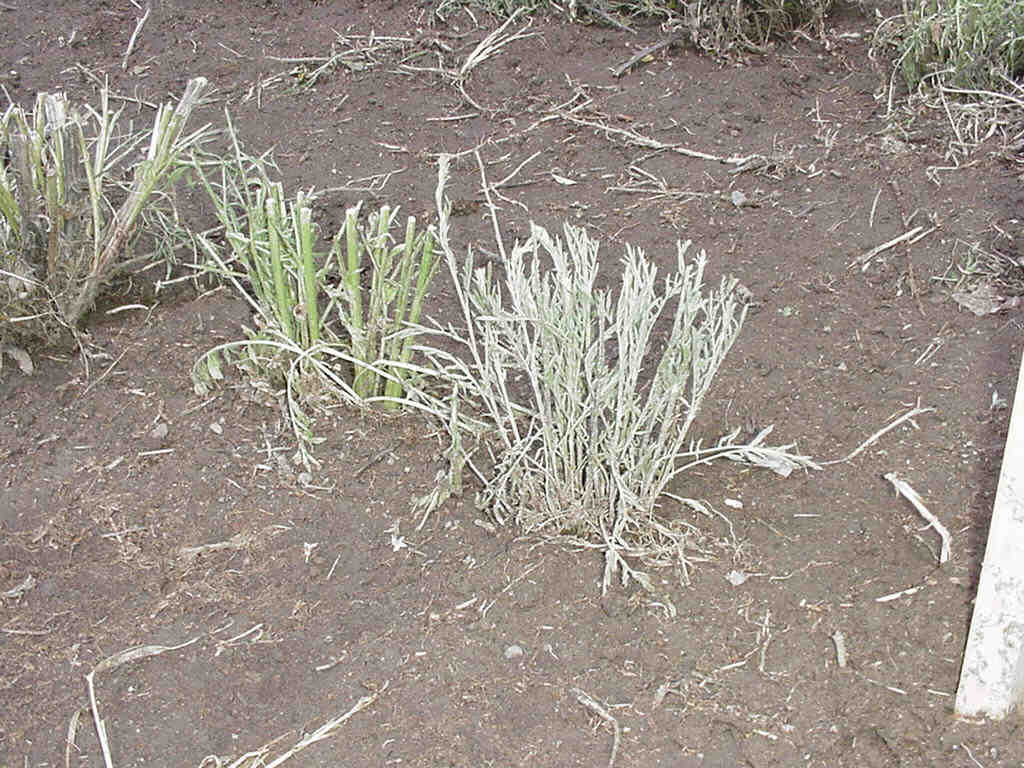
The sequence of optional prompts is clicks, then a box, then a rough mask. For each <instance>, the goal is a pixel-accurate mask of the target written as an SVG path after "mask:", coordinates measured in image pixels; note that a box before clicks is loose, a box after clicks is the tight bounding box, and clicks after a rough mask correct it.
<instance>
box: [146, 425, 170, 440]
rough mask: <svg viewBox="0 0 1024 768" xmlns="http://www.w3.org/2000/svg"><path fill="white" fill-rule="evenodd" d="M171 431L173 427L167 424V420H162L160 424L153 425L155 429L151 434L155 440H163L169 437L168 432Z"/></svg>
mask: <svg viewBox="0 0 1024 768" xmlns="http://www.w3.org/2000/svg"><path fill="white" fill-rule="evenodd" d="M170 431H171V428H170V427H169V426H167V422H166V421H161V422H160V423H159V424H157V425H156V426H155V427H153V431H152V432H150V433H149V436H150V437H152V438H153V439H154V440H163V439H164V438H165V437H167V433H168V432H170Z"/></svg>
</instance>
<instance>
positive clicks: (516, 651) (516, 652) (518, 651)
mask: <svg viewBox="0 0 1024 768" xmlns="http://www.w3.org/2000/svg"><path fill="white" fill-rule="evenodd" d="M522 655H523V648H522V646H519V645H510V646H508V648H506V649H505V658H506V659H508V660H509V661H511V660H512V659H518V658H519V657H520V656H522Z"/></svg>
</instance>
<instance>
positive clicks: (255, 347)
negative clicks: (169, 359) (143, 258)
mask: <svg viewBox="0 0 1024 768" xmlns="http://www.w3.org/2000/svg"><path fill="white" fill-rule="evenodd" d="M228 134H229V136H230V137H231V141H232V155H231V157H230V158H229V159H228V160H226V161H225V160H221V159H218V158H202V159H200V158H196V159H195V162H194V167H195V168H196V170H197V172H198V174H199V176H200V178H201V179H202V183H203V185H204V186H205V188H206V190H207V192H208V194H209V196H210V199H211V200H212V201H213V204H214V208H215V210H216V213H217V217H218V219H219V221H220V227H219V228H218V229H217V230H216V231H215V232H213V233H207V234H205V235H200V236H199V237H198V241H199V245H200V249H201V251H202V253H203V254H204V255H205V257H206V259H207V264H208V269H210V270H211V271H213V272H215V273H216V274H218V275H220V276H221V277H222V278H223V279H224V280H226V281H227V282H228V283H229V284H230V285H231V286H233V287H234V288H235V290H236V292H237V293H238V294H239V295H240V296H241V297H242V298H243V299H244V300H245V301H246V302H248V304H249V305H250V307H251V308H252V311H253V319H254V322H253V327H251V328H247V329H246V336H247V338H246V339H244V340H238V341H233V342H228V343H226V344H221V345H219V346H217V347H214V348H213V349H211V350H209V351H208V352H206V353H205V354H204V355H203V356H202V357H201V358H200V359H199V360H198V361H197V363H196V364H195V366H194V368H193V379H194V382H195V386H196V389H197V391H198V392H205V391H206V390H207V389H208V388H209V386H210V385H211V384H212V383H213V382H215V381H217V380H220V379H222V378H223V376H224V373H223V369H222V364H223V363H224V362H230V363H234V364H237V365H239V366H241V367H242V368H244V369H245V370H246V371H247V372H248V373H249V374H250V375H251V377H252V378H253V380H254V381H255V382H257V383H258V384H259V385H261V386H263V387H268V386H269V387H270V390H269V391H270V393H272V394H279V395H283V396H284V399H285V401H286V403H287V410H288V413H289V416H290V419H291V422H292V426H293V429H294V431H295V434H296V436H297V438H298V440H299V449H300V456H301V457H302V459H303V461H304V462H305V463H306V465H307V466H309V465H311V464H313V463H315V459H314V458H313V456H312V453H311V451H310V448H311V446H312V445H314V444H315V443H317V442H319V441H320V439H319V438H316V437H315V436H314V429H313V417H312V416H311V415H310V411H311V408H315V407H316V406H317V405H323V406H332V405H337V404H338V403H350V404H365V403H377V404H379V405H380V406H381V407H383V408H384V409H388V410H391V409H396V408H397V407H398V406H399V405H400V404H401V403H402V402H403V397H404V391H405V387H406V385H407V384H408V382H409V380H410V376H411V375H412V371H413V370H414V366H412V364H411V363H410V359H411V356H412V351H413V345H414V343H415V335H416V334H415V333H414V332H412V331H410V324H415V323H417V322H418V321H419V319H420V315H421V313H422V311H423V305H424V301H425V298H426V295H427V289H428V287H429V285H430V281H431V279H432V278H433V276H434V274H435V273H436V271H437V260H436V259H435V257H434V248H433V237H432V235H431V233H430V232H429V230H421V231H417V228H416V221H415V219H414V218H413V217H411V216H410V217H408V219H407V220H406V222H405V227H404V229H403V230H399V231H398V236H397V237H396V230H398V227H397V226H396V225H397V223H398V222H397V219H398V211H397V209H392V208H390V207H389V206H386V205H385V206H382V207H381V208H380V209H378V210H376V211H372V212H370V213H369V215H368V216H366V217H365V220H364V219H363V218H362V217H361V216H360V214H361V209H362V205H361V204H360V205H357V206H354V207H352V208H349V209H348V211H347V212H346V214H345V222H344V224H343V225H342V226H341V228H340V229H339V231H338V232H337V233H336V234H335V236H334V238H333V240H332V241H331V243H330V245H329V246H326V247H324V248H321V249H318V246H320V245H321V244H320V243H319V242H318V241H319V238H318V236H317V231H316V228H315V226H314V222H313V203H314V201H315V200H316V199H317V198H318V195H317V193H315V192H313V191H310V192H302V191H300V192H298V193H297V194H296V195H295V197H294V199H292V198H288V197H286V196H285V193H284V188H283V186H282V184H281V183H280V182H277V181H273V180H271V178H270V175H269V172H268V168H269V167H271V166H272V164H271V162H270V161H269V160H268V158H266V157H261V158H253V157H249V156H247V155H246V154H245V153H244V152H243V151H242V148H241V145H240V144H239V142H238V140H237V137H236V134H235V132H234V129H233V127H232V126H231V120H230V117H229V118H228ZM211 169H212V170H211ZM216 170H219V178H217V177H216V176H215V174H214V171H216Z"/></svg>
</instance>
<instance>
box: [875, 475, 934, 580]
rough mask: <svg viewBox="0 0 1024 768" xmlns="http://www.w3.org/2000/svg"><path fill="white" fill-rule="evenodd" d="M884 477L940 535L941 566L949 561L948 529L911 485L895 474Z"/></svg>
mask: <svg viewBox="0 0 1024 768" xmlns="http://www.w3.org/2000/svg"><path fill="white" fill-rule="evenodd" d="M882 477H884V478H885V479H886V480H888V481H889V482H890V483H892V485H893V487H894V488H895V489H896V491H897V493H899V494H900V496H902V497H903V498H905V499H906V500H907V501H909V502H910V503H911V504H913V505H914V508H915V509H916V510H917V511H918V513H919V514H920V515H921V517H923V518H924V519H925V520H927V521H928V525H929V526H930V527H932V528H934V529H935V532H936V533H937V534H939V538H940V539H941V540H942V548H941V549H940V550H939V565H942V564H943V563H945V562H946V561H947V560H949V541H950V536H949V531H948V530H947V529H946V526H944V525H943V524H942V523H941V522H939V518H937V517H936V516H935V515H933V514H932V513H931V512H929V511H928V507H926V506H925V505H924V502H923V501H922V500H921V497H920V496H919V495H918V493H917V491H915V490H914V489H913V488H911V487H910V484H909V483H908V482H906V481H905V480H900V478H898V477H897V476H896V473H895V472H887V473H886V474H884V475H882Z"/></svg>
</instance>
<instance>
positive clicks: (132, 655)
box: [68, 637, 199, 768]
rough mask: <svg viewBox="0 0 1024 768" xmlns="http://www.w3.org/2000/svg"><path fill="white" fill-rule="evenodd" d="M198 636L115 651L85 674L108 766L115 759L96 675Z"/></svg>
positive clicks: (177, 647) (109, 766) (112, 767)
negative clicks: (111, 753)
mask: <svg viewBox="0 0 1024 768" xmlns="http://www.w3.org/2000/svg"><path fill="white" fill-rule="evenodd" d="M198 640H199V638H198V637H193V638H192V639H191V640H189V641H188V642H185V643H181V645H136V646H135V647H133V648H127V649H125V650H123V651H119V652H118V653H115V654H114V655H113V656H108V657H107V658H105V659H104V660H103V661H101V662H100V663H99V664H97V665H96V666H95V667H93V669H92V671H91V672H90V673H89V674H87V675H86V676H85V682H86V685H87V686H88V688H89V706H90V707H91V708H92V721H93V723H94V724H95V726H96V737H97V738H98V739H99V742H100V748H101V749H102V750H103V762H104V764H105V765H106V767H107V768H114V761H113V759H112V758H111V756H110V742H109V741H108V740H107V726H106V723H104V722H103V718H101V717H100V709H99V705H98V704H97V703H96V685H95V680H96V675H97V674H99V673H100V672H106V671H107V670H109V669H114V668H115V667H119V666H121V665H122V664H127V663H128V662H130V661H138V660H140V659H145V658H148V657H150V656H159V655H160V654H161V653H167V652H168V651H177V650H180V649H182V648H185V647H186V646H189V645H192V643H194V642H196V641H198ZM68 735H69V736H70V735H71V731H70V730H69V731H68Z"/></svg>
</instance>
